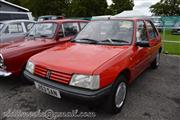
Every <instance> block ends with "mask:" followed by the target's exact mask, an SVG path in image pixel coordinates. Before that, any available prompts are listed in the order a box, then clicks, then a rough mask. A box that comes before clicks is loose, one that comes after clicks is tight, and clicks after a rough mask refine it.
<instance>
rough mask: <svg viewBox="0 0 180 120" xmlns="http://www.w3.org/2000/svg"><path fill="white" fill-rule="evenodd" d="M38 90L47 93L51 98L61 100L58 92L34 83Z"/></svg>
mask: <svg viewBox="0 0 180 120" xmlns="http://www.w3.org/2000/svg"><path fill="white" fill-rule="evenodd" d="M34 84H35V86H36V88H37V89H38V90H40V91H42V92H44V93H47V94H49V95H51V96H54V97H57V98H61V95H60V92H59V91H58V90H55V89H52V88H49V87H47V86H44V85H41V84H39V83H37V82H34Z"/></svg>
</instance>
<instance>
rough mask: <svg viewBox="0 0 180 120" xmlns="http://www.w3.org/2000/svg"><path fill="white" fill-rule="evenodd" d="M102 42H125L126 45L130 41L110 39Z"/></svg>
mask: <svg viewBox="0 0 180 120" xmlns="http://www.w3.org/2000/svg"><path fill="white" fill-rule="evenodd" d="M100 42H109V43H112V44H113V43H114V42H124V43H129V42H128V41H126V40H120V39H110V38H108V39H106V40H102V41H100Z"/></svg>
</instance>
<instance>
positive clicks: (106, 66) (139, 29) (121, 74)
mask: <svg viewBox="0 0 180 120" xmlns="http://www.w3.org/2000/svg"><path fill="white" fill-rule="evenodd" d="M86 24H87V25H86ZM78 32H79V33H78ZM160 52H161V37H160V34H159V32H158V30H157V29H156V27H155V26H154V25H153V23H152V22H151V21H150V20H145V19H137V18H126V19H125V18H124V19H119V18H108V19H104V20H103V19H101V20H94V21H91V22H89V23H88V21H84V20H68V19H62V20H50V21H43V22H38V23H36V24H35V25H34V26H33V28H32V29H31V30H30V31H29V33H28V35H27V36H26V37H25V39H24V40H23V41H18V42H16V43H11V44H9V45H6V46H2V47H0V76H1V77H8V76H22V80H23V82H25V83H32V82H33V83H35V86H36V88H37V89H38V90H40V91H42V92H44V93H47V94H49V95H52V96H54V97H57V98H62V97H71V98H73V99H80V100H84V101H90V102H95V103H99V104H100V103H105V105H106V107H107V108H108V109H107V110H108V111H109V112H111V113H118V112H120V110H121V109H122V107H123V105H124V102H125V98H126V94H127V88H128V85H129V84H131V83H132V82H133V81H134V80H135V78H136V77H137V76H138V75H140V74H141V73H142V72H143V71H144V70H145V69H146V68H148V67H149V66H151V67H152V68H154V69H155V68H157V67H158V66H159V64H160ZM25 78H26V79H25ZM104 98H105V99H104ZM101 101H103V102H101Z"/></svg>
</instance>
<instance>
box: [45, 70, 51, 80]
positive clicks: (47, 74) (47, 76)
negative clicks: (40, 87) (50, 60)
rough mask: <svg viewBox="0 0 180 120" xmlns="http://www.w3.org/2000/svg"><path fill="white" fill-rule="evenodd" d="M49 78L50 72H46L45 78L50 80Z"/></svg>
mask: <svg viewBox="0 0 180 120" xmlns="http://www.w3.org/2000/svg"><path fill="white" fill-rule="evenodd" d="M50 76H51V71H50V70H48V71H47V73H46V78H48V79H50Z"/></svg>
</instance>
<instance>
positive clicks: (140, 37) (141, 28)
mask: <svg viewBox="0 0 180 120" xmlns="http://www.w3.org/2000/svg"><path fill="white" fill-rule="evenodd" d="M136 28H137V31H136V40H137V41H138V42H139V41H147V40H148V38H147V31H146V27H145V23H144V22H143V21H137V27H136Z"/></svg>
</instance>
